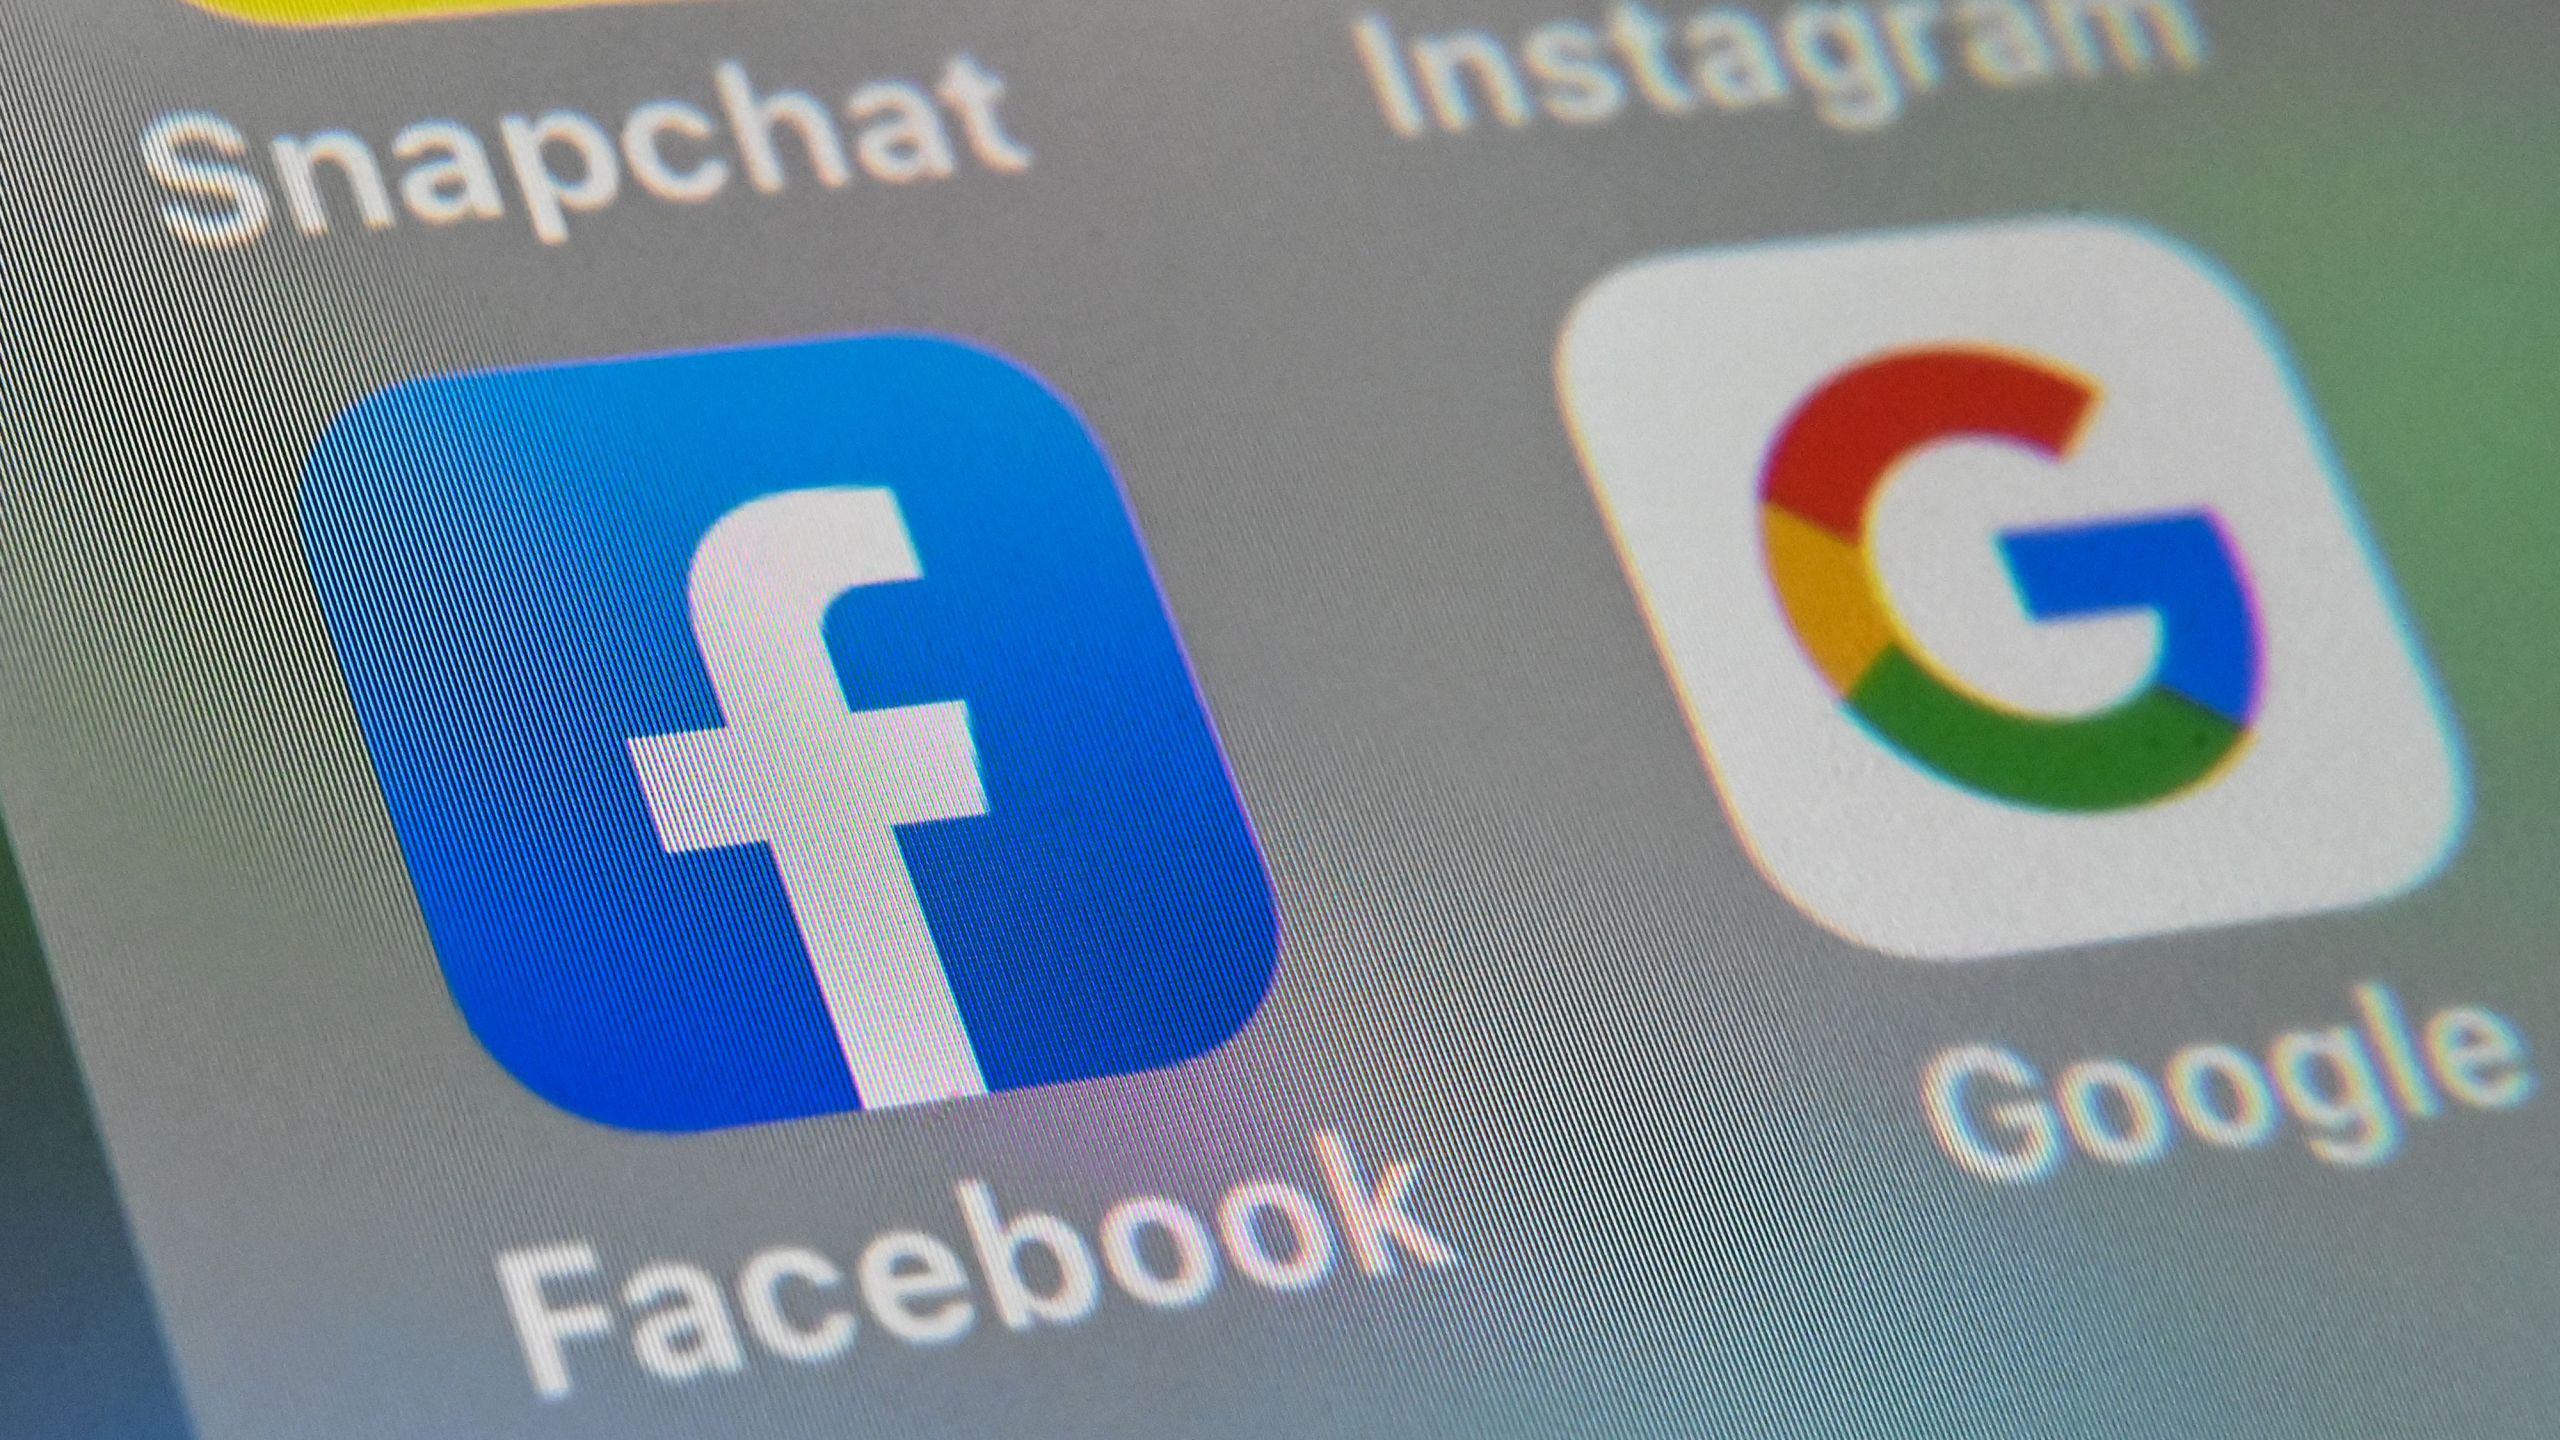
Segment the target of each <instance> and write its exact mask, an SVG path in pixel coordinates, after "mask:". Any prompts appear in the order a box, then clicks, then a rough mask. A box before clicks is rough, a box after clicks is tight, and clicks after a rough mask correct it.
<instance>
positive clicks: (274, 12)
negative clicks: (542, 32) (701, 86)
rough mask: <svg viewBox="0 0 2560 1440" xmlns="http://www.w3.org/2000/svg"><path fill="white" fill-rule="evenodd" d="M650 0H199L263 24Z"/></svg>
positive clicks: (444, 16) (375, 20) (373, 20)
mask: <svg viewBox="0 0 2560 1440" xmlns="http://www.w3.org/2000/svg"><path fill="white" fill-rule="evenodd" d="M645 3H650V0H194V4H195V5H197V6H198V7H199V8H201V9H205V10H210V11H212V12H213V13H215V14H216V15H227V16H229V17H230V18H232V19H234V20H246V21H249V22H250V23H252V24H257V25H374V24H380V23H382V22H384V21H388V20H448V19H452V18H454V17H455V16H460V15H489V14H495V13H496V12H498V11H501V10H566V9H569V8H571V7H573V6H578V7H583V6H588V5H632V4H645Z"/></svg>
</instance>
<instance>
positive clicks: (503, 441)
mask: <svg viewBox="0 0 2560 1440" xmlns="http://www.w3.org/2000/svg"><path fill="white" fill-rule="evenodd" d="M817 485H882V486H887V487H889V488H890V489H892V490H893V491H895V493H896V494H897V497H898V500H899V504H900V506H901V508H902V510H903V512H904V514H905V516H906V520H907V524H908V527H909V529H910V531H911V533H912V535H913V538H914V542H915V545H916V549H917V553H918V555H919V556H920V557H921V560H922V563H923V568H924V578H923V579H922V580H921V581H918V582H915V583H909V584H898V585H886V586H872V587H866V588H863V589H859V590H856V591H853V592H851V593H849V594H847V595H846V596H845V597H844V598H843V599H842V600H840V601H839V602H838V603H837V605H836V606H835V607H834V609H833V610H831V611H830V612H829V616H828V622H827V635H828V641H829V644H830V648H831V649H832V651H833V653H834V655H835V657H836V662H837V667H838V670H839V673H840V675H841V677H842V679H843V681H844V683H845V686H846V691H847V699H848V701H849V703H850V704H851V705H852V707H853V708H855V709H857V710H863V709H871V708H877V707H886V706H896V705H908V704H919V703H927V702H932V701H940V700H950V699H962V700H966V701H967V702H968V704H969V707H970V721H971V728H972V730H973V731H974V733H975V736H976V740H977V744H978V748H979V757H980V764H981V768H982V770H983V773H984V777H985V781H986V787H987V794H988V805H989V812H988V814H986V815H985V816H982V817H976V818H971V819H964V820H955V821H943V822H936V823H932V824H927V825H920V826H908V827H904V828H902V830H901V832H900V839H901V841H902V844H903V846H904V849H905V852H906V855H907V859H908V863H909V866H910V869H911V870H912V872H913V874H914V876H915V880H916V886H917V890H918V892H919V894H920V895H921V897H922V899H923V903H924V907H925V912H926V918H927V920H928V922H929V924H930V925H931V927H932V930H933V934H934V937H935V941H936V944H937V946H938V947H939V948H940V950H941V953H942V957H943V961H944V965H945V968H946V969H947V970H948V972H949V974H950V976H951V981H952V986H953V989H954V991H955V992H956V994H957V996H958V999H959V1003H960V1008H961V1013H962V1017H963V1019H964V1021H965V1022H966V1024H967V1027H968V1031H969V1035H970V1039H971V1041H972V1043H973V1045H974V1047H975V1049H976V1051H977V1055H978V1061H979V1065H980V1068H981V1070H982V1071H983V1072H984V1074H985V1076H986V1079H987V1083H988V1085H989V1087H990V1088H991V1089H997V1090H1004V1089H1013V1088H1018V1087H1021V1086H1027V1085H1039V1084H1047V1083H1052V1082H1057V1081H1063V1080H1074V1079H1081V1078H1086V1077H1091V1076H1097V1075H1112V1074H1123V1073H1128V1072H1132V1071H1137V1070H1144V1069H1150V1068H1153V1067H1156V1066H1160V1065H1166V1064H1171V1063H1174V1062H1177V1061H1180V1060H1185V1059H1188V1058H1190V1057H1192V1056H1194V1055H1198V1054H1201V1053H1203V1052H1205V1051H1207V1050H1210V1049H1212V1048H1214V1047H1216V1046H1217V1045H1218V1044H1220V1043H1221V1042H1223V1041H1224V1040H1225V1039H1226V1038H1227V1037H1229V1036H1230V1035H1232V1034H1234V1033H1235V1032H1236V1030H1238V1029H1239V1028H1240V1027H1241V1026H1242V1025H1243V1024H1244V1022H1245V1021H1246V1020H1247V1019H1248V1018H1250V1017H1251V1016H1252V1014H1253V1012H1254V1010H1255V1008H1256V1007H1257V1006H1258V1005H1259V1004H1260V1003H1261V999H1262V995H1263V993H1264V991H1265V990H1266V988H1267V987H1268V985H1269V983H1270V978H1271V972H1272V966H1273V961H1274V956H1275V950H1276V945H1277V924H1276V920H1275V917H1274V911H1273V908H1272V900H1271V894H1270V889H1269V882H1268V880H1267V879H1266V877H1265V875H1264V872H1263V866H1262V862H1261V857H1260V855H1259V853H1258V851H1257V850H1256V848H1255V844H1254V841H1253V837H1252V834H1251V831H1250V829H1249V828H1248V825H1247V822H1246V820H1245V817H1244V815H1243V813H1242V810H1241V808H1240V806H1239V804H1238V802H1237V799H1236V796H1235V791H1234V788H1233V786H1232V784H1231V783H1230V781H1229V778H1228V775H1227V771H1226V767H1225V762H1224V760H1223V759H1222V757H1221V756H1220V754H1219V751H1218V747H1217V743H1216V740H1215V738H1214V737H1213V736H1212V734H1211V733H1210V729H1209V724H1208V719H1207V716H1206V714H1205V713H1204V711H1203V709H1202V706H1201V703H1200V700H1199V698H1198V693H1197V691H1196V689H1195V687H1194V685H1193V682H1192V678H1191V673H1190V670H1189V667H1188V665H1187V664H1186V663H1185V661H1184V658H1183V655H1182V653H1181V649H1180V646H1179V642H1178V641H1177V640H1176V638H1175V636H1174V633H1173V629H1172V626H1171V623H1170V621H1169V620H1168V618H1167V617H1166V615H1165V612H1164V607H1163V602H1162V600H1161V598H1160V597H1159V595H1158V593H1157V589H1156V585H1155V581H1154V578H1153V575H1152V573H1151V571H1150V570H1149V567H1148V563H1147V559H1146V556H1145V553H1144V551H1143V550H1142V549H1141V547H1140V544H1139V541H1138V537H1137V533H1136V530H1135V528H1134V526H1133V524H1132V521H1131V519H1130V516H1129V513H1128V510H1127V508H1126V506H1125V505H1124V503H1123V501H1122V498H1121V495H1120V490H1119V486H1118V484H1117V482H1116V481H1115V479H1114V478H1113V476H1112V473H1111V470H1110V467H1109V464H1108V462H1107V461H1106V460H1105V458H1104V456H1103V454H1102V452H1101V449H1100V447H1099V446H1098V445H1097V444H1096V442H1095V441H1094V439H1093V437H1092V436H1091V435H1090V434H1089V433H1088V432H1087V431H1086V429H1085V428H1084V426H1083V424H1082V422H1081V421H1080V420H1079V419H1078V418H1077V417H1076V415H1075V414H1074V412H1073V411H1072V410H1070V409H1069V408H1068V407H1067V406H1066V404H1065V403H1064V402H1063V401H1061V400H1060V399H1059V398H1058V397H1056V396H1055V395H1053V394H1052V393H1051V392H1049V391H1048V390H1047V389H1046V388H1044V387H1043V386H1042V385H1041V383H1040V382H1039V381H1038V380H1036V379H1035V378H1033V377H1032V376H1030V375H1029V374H1027V373H1025V372H1024V371H1022V370H1020V369H1019V368H1017V367H1015V366H1014V365H1012V364H1010V363H1009V362H1007V361H1004V360H1002V359H999V358H997V357H995V356H992V355H990V354H987V353H986V352H984V351H980V350H977V349H974V348H971V347H968V346H965V345H962V344H958V343H955V342H952V341H947V340H940V339H934V338H928V337H875V338H868V339H856V340H841V341H829V342H819V343H812V344H802V345H789V346H778V347H772V348H762V349H750V350H730V351H719V352H709V353H702V354H692V355H679V356H667V357H658V358H649V359H640V360H630V361H620V362H610V363H603V364H586V365H574V366H564V367H557V368H550V369H541V370H529V371H513V372H502V373H493V374H482V375H472V376H461V377H451V378H445V379H440V380H430V381H425V382H419V383H412V384H407V385H402V386H398V387H395V388H393V389H390V390H387V391H385V392H383V393H381V394H378V395H376V396H374V397H373V398H371V399H369V400H367V401H365V402H363V403H361V404H359V405H357V406H356V407H355V408H353V409H352V410H350V411H349V412H348V413H347V414H346V415H345V416H344V417H343V418H342V419H341V420H340V421H339V422H338V424H337V425H336V426H335V427H333V428H332V430H331V431H330V433H329V435H328V437H327V438H326V440H324V441H323V443H322V444H321V446H320V448H319V451H318V453H317V454H316V455H315V456H314V457H313V460H312V462H311V466H310V469H309V472H308V478H307V481H306V484H305V486H304V490H303V495H302V518H303V526H304V531H305V536H306V539H307V542H308V545H309V549H310V554H311V561H312V570H313V574H314V576H315V578H316V579H317V581H318V584H319V589H320V595H321V600H322V604H323V608H324V609H325V610H326V612H327V615H328V620H329V627H330V633H331V635H332V637H333V639H334V640H335V642H336V646H337V650H338V654H339V657H340V659H341V661H342V663H343V665H344V668H345V672H346V676H347V681H348V686H349V689H350V691H351V692H352V694H353V697H354V700H355V706H356V710H357V713H358V715H359V717H360V719H361V721H362V723H363V727H364V732H365V737H366V741H367V743H368V746H369V748H370V750H371V753H372V756H373V761H374V766H375V770H376V773H377V775H378V777H379V779H380V781H381V784H382V788H383V793H384V795H385V797H386V799H387V801H388V803H389V806H390V811H391V817H392V821H393V823H394V825H395V826H396V828H397V829H398V831H399V834H400V840H401V845H402V848H403V851H404V853H405V854H406V856H407V859H408V864H409V870H410V874H411V877H412V879H413V880H414V881H415V883H416V886H417V892H418V899H419V903H420V905H421V907H422V908H423V910H424V911H425V915H426V920H427V924H428V928H429V930H430V931H431V932H432V934H433V937H434V940H435V946H436V952H437V955H438V957H439V958H440V960H441V961H442V964H443V967H444V972H445V978H446V981H447V983H448V984H449V985H450V987H451V989H452V991H453V996H454V999H455V1001H456V1003H457V1004H459V1006H460V1007H461V1009H462V1012H463V1014H464V1016H465V1017H466V1018H467V1019H468V1020H469V1021H470V1023H471V1026H472V1029H473V1030H474V1032H475V1033H477V1034H478V1036H479V1038H480V1040H481V1041H482V1043H483V1044H484V1045H486V1046H487V1047H488V1049H489V1051H490V1053H491V1054H492V1055H494V1056H495V1057H496V1058H497V1059H498V1060H499V1062H500V1063H501V1064H503V1065H504V1066H505V1067H506V1068H507V1069H508V1070H509V1071H510V1072H512V1073H513V1074H514V1075H515V1076H516V1077H517V1078H518V1079H519V1080H522V1081H523V1082H524V1083H525V1084H526V1085H528V1086H529V1087H531V1088H532V1089H533V1090H535V1091H536V1092H538V1093H540V1094H541V1095H543V1096H544V1097H545V1098H547V1099H549V1100H550V1101H552V1102H553V1103H554V1104H557V1105H559V1106H561V1107H563V1108H565V1109H568V1110H571V1111H573V1112H575V1113H577V1114H580V1115H583V1116H586V1117H588V1118H590V1119H594V1120H600V1121H603V1122H606V1123H609V1124H614V1125H620V1126H626V1127H631V1128H637V1129H648V1130H670V1131H676V1130H699V1129H709V1128H715V1127H720V1126H728V1125H740V1124H748V1123H754V1122H759V1121H770V1120H782V1119H789V1118H793V1117H797V1116H805V1115H814V1114H824V1113H829V1112H834V1111H842V1110H848V1109H853V1108H856V1106H857V1098H856V1096H855V1094H854V1092H853V1086H852V1083H851V1081H850V1080H849V1079H848V1078H847V1076H846V1074H845V1072H844V1068H843V1060H842V1057H841V1055H840V1054H839V1052H838V1049H837V1046H836V1043H835V1038H834V1036H833V1034H832V1032H831V1031H830V1030H829V1028H828V1022H827V1017H826V1013H825V1010H824V1008H823V1005H822V1003H821V1001H820V999H819V996H818V990H817V984H816V981H815V979H814V978H813V976H812V974H811V972H810V967H809V961H808V958H807V954H806V952H805V950H804V949H803V947H802V944H801V941H800V938H799V932H798V930H797V929H796V928H795V926H794V924H793V922H792V918H791V912H790V908H789V905H788V903H787V901H786V899H785V897H784V895H783V891H782V886H781V882H780V880H779V878H778V876H777V875H776V873H775V870H774V866H773V861H772V858H771V855H770V852H768V851H767V850H765V849H764V848H763V847H760V846H757V847H742V848H737V849H729V850H721V851H713V852H705V853H701V854H692V855H685V856H680V857H669V856H668V855H667V854H666V853H665V852H664V851H663V850H661V848H660V846H659V842H658V837H657V831H656V829H655V827H654V825H653V823H652V822H651V820H650V817H649V813H648V810H647V808H646V805H645V803H644V801H643V799H642V797H641V794H640V789H639V785H638V782H637V779H636V777H635V776H634V774H633V771H632V766H631V762H630V758H629V755H628V752H627V750H626V748H625V742H626V740H627V739H628V738H629V737H631V736H635V735H655V734H661V733H667V732H672V731H681V730H692V729H701V728H711V727H715V726H717V725H718V724H719V723H720V720H721V716H720V711H719V708H718V705H717V702H716V700H715V698H714V697H713V695H712V693H711V689H710V685H709V682H708V680H707V678H706V676H705V674H704V672H703V667H702V662H701V659H700V655H699V652H698V650H697V648H696V645H695V640H694V634H693V627H692V623H691V621H690V619H689V618H688V615H687V611H686V604H685V581H686V574H687V570H688V567H689V565H690V564H691V561H692V556H693V550H694V547H695V544H696V543H697V542H698V541H699V539H700V538H701V536H702V534H703V532H704V531H706V530H707V529H709V528H710V526H711V525H712V523H713V522H714V521H716V520H717V519H719V518H720V517H721V516H722V515H724V514H726V513H727V512H729V511H730V510H731V509H733V508H735V507H736V506H738V505H740V504H742V503H744V502H745V501H747V500H749V499H752V498H754V497H756V496H759V495H763V494H767V493H770V492H773V491H777V490H787V489H797V488H802V487H807V486H817Z"/></svg>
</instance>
